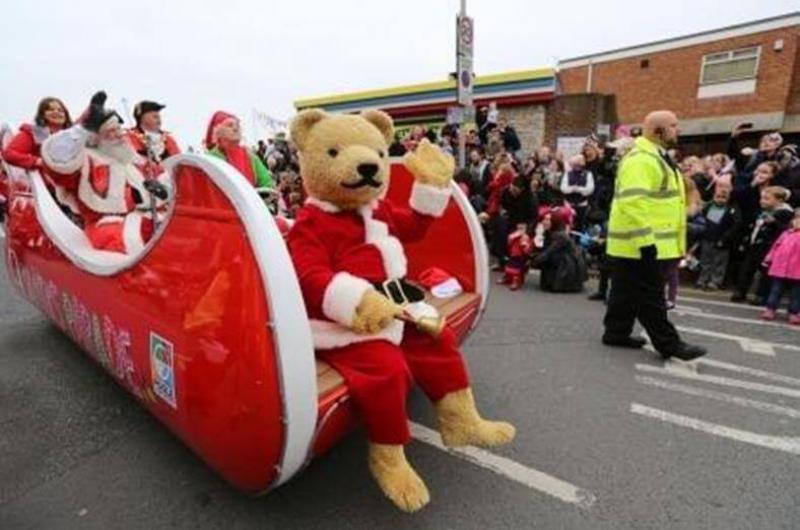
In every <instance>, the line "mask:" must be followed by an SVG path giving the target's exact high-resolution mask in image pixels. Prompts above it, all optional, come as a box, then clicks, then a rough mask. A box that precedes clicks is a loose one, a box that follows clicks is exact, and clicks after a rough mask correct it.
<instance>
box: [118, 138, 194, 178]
mask: <svg viewBox="0 0 800 530" xmlns="http://www.w3.org/2000/svg"><path fill="white" fill-rule="evenodd" d="M125 134H126V136H127V137H128V142H130V144H131V146H132V147H133V150H134V151H136V153H137V154H138V155H139V156H141V157H142V159H144V160H147V161H148V162H150V164H151V165H152V167H151V168H147V169H148V171H152V173H151V174H152V175H158V174H160V173H161V172H162V171H163V169H162V168H161V162H163V161H164V160H166V159H167V158H169V157H171V156H174V155H177V154H180V152H181V149H180V147H178V142H176V141H175V138H173V136H172V134H170V133H168V132H166V131H163V132H161V133H151V132H146V131H143V130H142V129H139V128H136V127H134V128H132V129H128V130H127V131H126V132H125Z"/></svg>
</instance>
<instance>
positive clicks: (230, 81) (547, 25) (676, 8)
mask: <svg viewBox="0 0 800 530" xmlns="http://www.w3.org/2000/svg"><path fill="white" fill-rule="evenodd" d="M458 6H459V2H458V0H400V1H397V0H391V1H390V0H371V1H367V0H336V1H308V0H283V1H273V0H260V1H259V0H225V1H217V2H213V3H212V2H207V3H202V2H199V1H198V0H187V1H184V0H180V1H179V0H136V1H134V2H122V1H113V0H106V1H104V2H100V1H96V0H73V1H55V0H48V1H42V0H10V1H9V0H5V1H4V2H3V8H2V15H0V34H2V36H3V45H2V46H0V83H2V90H0V94H1V96H0V121H8V122H9V123H11V124H12V125H13V126H16V125H17V124H19V123H20V122H21V121H27V120H30V119H31V116H32V114H33V112H34V110H35V105H36V102H37V101H38V99H39V98H40V97H42V96H44V95H56V96H60V97H62V98H63V99H64V100H65V101H66V103H67V105H68V106H69V107H70V111H71V112H72V114H73V116H76V115H77V114H79V113H80V111H81V109H82V108H83V107H84V105H85V104H86V102H87V101H88V98H89V96H90V95H91V93H92V92H93V91H94V90H96V89H99V88H104V89H106V90H107V91H108V92H109V97H110V101H111V102H112V104H114V105H116V106H117V108H118V109H119V110H120V111H122V110H123V109H122V108H121V105H120V104H119V101H120V98H122V97H126V98H127V99H128V100H129V101H130V102H131V105H132V104H133V103H134V102H135V101H138V100H139V99H142V98H145V99H155V100H157V101H161V102H164V103H166V104H167V105H168V107H167V109H166V110H165V111H164V119H165V124H166V127H167V128H168V129H170V130H172V131H174V132H175V133H176V134H177V135H178V137H179V140H180V141H181V143H182V145H183V146H186V145H189V144H193V145H199V143H200V140H201V138H202V137H203V134H204V132H205V127H206V123H207V120H208V118H209V117H210V115H211V113H212V112H213V111H215V110H220V109H224V110H229V111H232V112H235V113H237V114H239V115H240V117H241V118H242V120H243V124H244V126H245V130H246V132H247V134H248V135H249V136H250V138H249V140H252V139H253V138H252V136H253V134H252V119H251V115H252V113H251V109H253V108H258V109H260V110H261V111H263V112H265V113H268V114H270V115H272V116H274V117H276V118H282V119H285V118H288V117H290V116H291V115H292V112H293V109H292V101H293V100H295V99H297V98H301V97H309V96H316V95H325V94H330V93H338V92H342V91H349V90H358V89H369V88H380V87H384V86H393V85H397V84H406V83H414V82H424V81H431V80H438V79H442V78H444V77H445V76H446V75H447V73H448V72H450V71H451V70H453V64H454V59H453V55H454V45H455V21H454V16H455V13H456V11H457V9H458ZM796 8H797V3H796V0H759V1H758V2H752V1H748V2H744V1H741V0H672V1H670V2H664V3H651V2H642V1H631V0H604V1H591V2H586V1H576V0H553V1H538V0H469V1H468V12H469V14H470V15H472V16H474V17H475V20H476V21H475V25H476V36H475V39H476V44H475V70H476V72H477V73H478V74H488V73H498V72H503V71H508V70H521V69H528V68H534V67H538V66H552V65H554V64H555V61H556V60H557V59H558V58H559V57H560V58H566V57H571V56H575V55H582V54H586V53H591V52H598V51H604V50H607V49H611V48H616V47H621V46H626V45H632V44H640V43H643V42H647V41H651V40H658V39H662V38H668V37H674V36H678V35H683V34H687V33H693V32H697V31H703V30H707V29H713V28H716V27H720V26H726V25H730V24H735V23H740V22H745V21H749V20H754V19H758V18H765V17H768V16H773V15H777V14H783V13H787V12H790V11H792V10H795V9H796Z"/></svg>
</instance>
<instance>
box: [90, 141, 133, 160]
mask: <svg viewBox="0 0 800 530" xmlns="http://www.w3.org/2000/svg"><path fill="white" fill-rule="evenodd" d="M97 150H98V151H100V152H101V153H102V154H104V155H106V156H107V157H109V158H112V159H114V160H116V161H117V162H119V163H121V164H130V163H131V162H133V158H134V157H135V156H136V151H134V150H133V147H131V145H130V144H129V143H128V142H126V141H125V140H122V141H119V142H100V144H99V145H98V146H97Z"/></svg>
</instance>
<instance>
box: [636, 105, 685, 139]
mask: <svg viewBox="0 0 800 530" xmlns="http://www.w3.org/2000/svg"><path fill="white" fill-rule="evenodd" d="M678 133H679V130H678V117H677V116H676V115H675V113H674V112H672V111H670V110H656V111H653V112H651V113H650V114H648V115H647V117H645V119H644V126H643V131H642V134H643V135H644V137H645V138H647V139H648V140H650V141H652V142H655V143H657V144H659V145H661V146H662V147H672V146H674V145H677V143H678Z"/></svg>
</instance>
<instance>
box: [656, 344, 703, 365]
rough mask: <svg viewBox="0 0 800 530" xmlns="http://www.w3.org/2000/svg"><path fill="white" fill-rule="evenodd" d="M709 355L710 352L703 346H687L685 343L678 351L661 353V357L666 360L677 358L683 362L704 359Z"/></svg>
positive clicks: (679, 346) (680, 345)
mask: <svg viewBox="0 0 800 530" xmlns="http://www.w3.org/2000/svg"><path fill="white" fill-rule="evenodd" d="M707 353H708V350H706V349H705V348H703V347H702V346H696V345H694V344H686V343H685V342H681V343H680V344H679V345H678V347H677V348H676V349H674V350H672V351H670V352H668V353H661V357H663V358H664V359H669V358H670V357H675V358H676V359H680V360H681V361H692V360H694V359H697V358H698V357H702V356H703V355H705V354H707Z"/></svg>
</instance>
